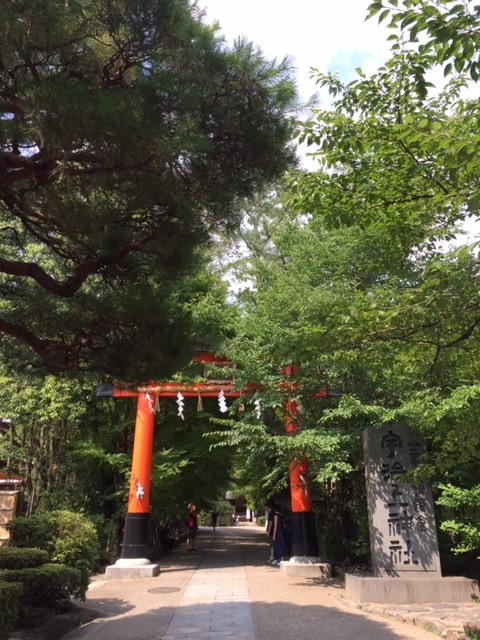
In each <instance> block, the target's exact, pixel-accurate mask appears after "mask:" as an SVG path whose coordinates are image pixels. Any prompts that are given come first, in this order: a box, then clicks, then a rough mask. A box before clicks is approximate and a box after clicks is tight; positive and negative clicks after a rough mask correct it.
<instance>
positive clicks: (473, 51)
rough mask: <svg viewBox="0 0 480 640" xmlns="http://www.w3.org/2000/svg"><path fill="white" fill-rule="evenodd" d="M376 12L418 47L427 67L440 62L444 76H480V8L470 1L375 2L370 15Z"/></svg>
mask: <svg viewBox="0 0 480 640" xmlns="http://www.w3.org/2000/svg"><path fill="white" fill-rule="evenodd" d="M376 15H378V21H379V22H382V21H384V20H389V23H388V25H389V26H390V27H391V28H393V29H398V30H401V32H402V36H403V39H404V40H406V41H407V42H410V43H412V44H414V45H415V46H416V47H418V50H419V51H420V52H422V53H423V54H424V55H425V59H426V62H425V65H426V68H429V67H432V66H434V65H438V64H440V65H442V67H443V70H444V73H445V75H448V74H451V73H454V72H457V73H460V72H468V73H469V74H470V77H471V78H472V80H475V81H476V80H478V79H479V78H480V60H479V49H480V29H479V28H478V23H479V20H478V19H479V7H478V5H476V4H474V3H473V2H472V1H471V0H466V1H465V2H458V1H457V0H442V2H434V1H433V0H419V1H412V0H403V1H401V2H400V3H399V2H398V1H397V0H388V1H386V2H384V1H376V2H373V3H372V4H371V5H370V6H369V17H372V16H376ZM419 41H421V44H417V43H418V42H419ZM397 46H398V45H397ZM427 63H428V65H427Z"/></svg>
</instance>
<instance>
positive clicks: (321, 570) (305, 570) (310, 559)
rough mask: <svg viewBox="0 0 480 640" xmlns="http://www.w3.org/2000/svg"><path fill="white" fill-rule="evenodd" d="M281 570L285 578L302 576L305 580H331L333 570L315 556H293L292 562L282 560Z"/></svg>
mask: <svg viewBox="0 0 480 640" xmlns="http://www.w3.org/2000/svg"><path fill="white" fill-rule="evenodd" d="M280 570H281V572H282V575H284V576H302V577H304V578H320V579H322V580H329V579H330V578H331V577H332V568H331V566H330V565H329V564H326V563H325V562H320V558H317V557H315V556H292V557H291V558H290V560H282V562H281V563H280Z"/></svg>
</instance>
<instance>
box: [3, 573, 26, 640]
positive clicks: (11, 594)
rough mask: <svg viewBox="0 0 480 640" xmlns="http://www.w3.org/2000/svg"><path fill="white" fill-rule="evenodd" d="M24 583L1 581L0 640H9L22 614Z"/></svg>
mask: <svg viewBox="0 0 480 640" xmlns="http://www.w3.org/2000/svg"><path fill="white" fill-rule="evenodd" d="M22 590H23V588H22V585H21V584H13V583H12V584H10V583H8V582H2V581H0V640H8V638H9V637H10V633H11V632H12V631H13V629H14V627H15V623H16V622H17V620H18V617H19V614H20V603H21V597H22Z"/></svg>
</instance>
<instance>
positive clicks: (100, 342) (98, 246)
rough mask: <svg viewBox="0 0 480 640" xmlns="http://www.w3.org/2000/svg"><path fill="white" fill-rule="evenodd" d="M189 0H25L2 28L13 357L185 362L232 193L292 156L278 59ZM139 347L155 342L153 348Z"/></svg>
mask: <svg viewBox="0 0 480 640" xmlns="http://www.w3.org/2000/svg"><path fill="white" fill-rule="evenodd" d="M201 18H202V14H201V13H200V12H199V10H198V8H197V7H196V6H195V5H194V4H192V3H190V2H188V0H114V1H113V2H112V1H110V0H108V1H107V0H100V1H97V0H95V1H94V0H87V1H85V2H68V3H67V2H65V3H62V2H60V3H59V2H57V1H56V0H41V1H40V0H39V1H38V2H33V3H32V2H27V1H19V2H15V3H10V4H8V5H6V6H5V7H4V11H3V20H2V26H1V28H0V42H1V44H0V124H1V129H0V229H1V246H2V257H1V260H0V274H1V281H0V286H1V290H2V304H1V307H0V332H1V334H2V336H3V339H2V348H3V350H4V353H7V354H8V356H9V357H10V358H15V359H16V360H17V361H23V362H25V361H26V362H33V363H35V364H37V365H38V364H44V365H46V366H47V367H48V368H49V369H50V370H51V371H53V372H62V371H72V370H78V369H82V370H95V371H99V372H103V373H107V374H111V375H114V376H116V377H117V378H123V379H124V380H134V379H135V380H143V381H144V380H145V379H151V378H154V377H161V376H162V375H167V374H170V373H171V372H172V371H173V370H175V368H176V367H177V366H178V365H179V364H180V363H182V362H184V361H188V356H189V355H190V354H191V351H190V349H191V344H190V343H189V342H188V334H189V328H190V326H191V318H190V315H189V313H188V312H187V310H186V306H185V303H186V302H188V301H189V300H190V298H191V296H192V291H191V290H190V287H189V286H188V283H187V284H186V285H185V286H183V285H181V282H185V281H184V278H185V276H186V275H187V274H189V273H191V272H192V271H193V272H195V271H196V270H198V269H202V268H203V263H202V261H201V259H200V252H199V251H197V248H199V247H202V246H204V245H205V244H206V243H207V242H208V240H209V238H210V236H211V233H212V231H215V230H217V229H218V228H220V227H224V226H231V225H234V224H235V222H236V220H235V215H234V212H233V207H232V205H233V202H234V200H235V198H237V197H246V196H249V195H251V194H253V193H254V192H255V191H256V190H257V189H258V188H260V187H261V186H262V185H263V184H265V183H267V182H268V181H270V180H272V179H274V178H276V177H277V176H278V175H280V174H282V172H283V171H284V170H285V169H286V168H287V167H288V166H289V165H290V163H291V162H292V161H293V157H294V154H293V152H292V150H291V149H290V147H289V141H290V139H291V135H292V127H291V115H292V114H291V110H292V109H293V107H294V106H295V99H296V97H295V96H296V94H295V88H294V85H293V83H292V80H291V73H292V71H291V67H290V64H289V62H288V61H287V60H284V61H282V62H280V63H277V62H275V61H273V62H270V61H268V60H266V59H265V58H264V57H263V55H262V54H261V52H260V51H259V50H257V49H256V48H255V47H254V46H253V45H252V44H250V43H248V42H246V41H244V40H242V41H238V42H237V43H236V45H235V46H234V47H233V48H232V49H229V48H227V46H226V45H225V43H224V42H223V41H222V39H221V38H220V37H219V36H218V35H217V32H216V27H209V26H206V25H204V24H203V23H202V21H201ZM147 356H148V357H147Z"/></svg>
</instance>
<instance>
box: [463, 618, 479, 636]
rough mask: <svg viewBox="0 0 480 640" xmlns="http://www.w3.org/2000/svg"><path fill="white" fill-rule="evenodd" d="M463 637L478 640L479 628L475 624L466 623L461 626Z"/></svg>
mask: <svg viewBox="0 0 480 640" xmlns="http://www.w3.org/2000/svg"><path fill="white" fill-rule="evenodd" d="M463 630H464V631H465V636H466V637H467V638H469V639H470V640H480V627H479V625H478V624H476V623H475V622H466V623H465V624H464V625H463Z"/></svg>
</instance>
